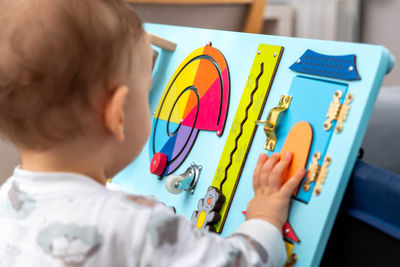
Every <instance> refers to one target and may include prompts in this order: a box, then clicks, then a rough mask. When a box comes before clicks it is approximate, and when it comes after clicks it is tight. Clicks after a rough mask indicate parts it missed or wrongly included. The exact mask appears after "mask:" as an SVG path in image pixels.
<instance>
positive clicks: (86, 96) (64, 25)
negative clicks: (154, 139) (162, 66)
mask: <svg viewBox="0 0 400 267" xmlns="http://www.w3.org/2000/svg"><path fill="white" fill-rule="evenodd" d="M0 25H1V27H0V131H1V133H2V135H3V136H4V137H6V138H8V139H9V140H11V141H12V142H13V143H14V144H16V146H17V147H18V148H19V149H20V150H27V151H38V152H39V151H46V150H51V149H54V148H56V147H60V146H65V145H66V144H68V145H70V146H71V147H73V144H75V143H76V144H77V143H79V142H81V143H83V144H86V143H90V142H95V141H97V142H104V145H103V143H102V144H101V146H104V148H103V150H104V153H111V155H110V156H109V157H110V161H114V162H109V164H110V166H109V168H110V170H108V171H109V172H110V173H109V174H108V175H112V174H113V173H115V172H116V171H119V169H120V168H121V167H123V165H125V164H127V162H129V161H130V160H132V158H133V157H134V156H136V155H137V153H138V152H139V151H140V149H141V148H142V146H143V144H144V143H145V140H146V139H147V137H148V135H149V131H150V122H149V121H148V120H149V107H148V104H147V96H148V91H149V88H150V84H151V64H152V61H151V55H152V52H151V47H150V45H149V41H148V39H147V36H146V34H145V33H144V30H143V28H142V24H141V22H140V19H139V18H138V16H137V15H136V14H135V12H134V11H133V9H132V8H131V7H130V6H129V5H128V4H127V3H126V2H125V1H123V0H0ZM80 140H84V141H80ZM111 158H113V159H111ZM107 164H108V163H107ZM111 165H113V166H111Z"/></svg>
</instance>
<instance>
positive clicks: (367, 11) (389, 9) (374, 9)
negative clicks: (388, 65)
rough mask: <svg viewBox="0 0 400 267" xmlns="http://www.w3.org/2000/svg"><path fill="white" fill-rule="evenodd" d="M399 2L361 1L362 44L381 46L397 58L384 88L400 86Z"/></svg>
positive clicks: (386, 78) (390, 0)
mask: <svg viewBox="0 0 400 267" xmlns="http://www.w3.org/2000/svg"><path fill="white" fill-rule="evenodd" d="M399 16H400V1H399V0H363V12H362V29H361V40H362V42H366V43H372V44H381V45H384V46H385V47H386V48H388V49H389V50H390V52H391V53H392V54H393V55H394V56H395V57H396V58H397V63H396V64H395V66H394V68H393V70H392V72H391V73H390V74H389V75H387V76H386V77H385V81H384V83H383V85H384V86H392V85H400V66H399V65H400V29H399V23H400V19H399Z"/></svg>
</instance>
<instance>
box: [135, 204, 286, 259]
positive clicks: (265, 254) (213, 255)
mask: <svg viewBox="0 0 400 267" xmlns="http://www.w3.org/2000/svg"><path fill="white" fill-rule="evenodd" d="M285 258H286V251H285V247H284V243H283V239H282V235H281V233H280V231H279V230H278V229H277V228H276V227H275V226H273V225H271V224H270V223H268V222H266V221H263V220H249V221H246V222H245V223H243V224H242V225H241V226H239V228H238V229H237V230H236V231H235V232H234V233H233V234H232V235H230V236H229V237H227V238H223V237H221V236H220V235H218V234H215V233H209V232H206V231H201V230H199V229H197V228H196V227H195V226H193V225H192V224H191V222H190V221H188V220H187V219H186V218H185V217H183V216H179V215H174V214H173V213H172V212H171V211H169V210H168V209H166V208H165V207H162V206H161V205H158V206H157V207H155V208H154V209H153V212H152V215H151V216H150V217H149V221H148V223H147V229H146V233H145V240H144V244H143V247H142V253H141V255H140V266H199V265H201V266H207V264H209V266H282V265H283V264H284V261H285Z"/></svg>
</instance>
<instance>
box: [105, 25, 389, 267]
mask: <svg viewBox="0 0 400 267" xmlns="http://www.w3.org/2000/svg"><path fill="white" fill-rule="evenodd" d="M145 28H146V30H147V31H149V32H151V33H153V34H156V35H159V36H161V37H164V38H166V39H169V40H171V41H174V42H176V43H177V44H178V46H177V49H176V51H174V52H167V51H160V55H159V57H158V60H157V63H156V66H155V69H154V72H153V79H154V82H153V88H152V91H151V94H150V99H149V101H150V107H151V110H152V111H154V110H155V108H156V107H157V104H158V101H159V99H160V98H161V95H162V93H163V90H164V89H165V86H166V85H167V82H168V80H169V78H170V77H171V76H172V74H173V73H174V71H175V69H176V68H177V67H178V66H179V64H180V62H181V61H182V60H183V59H184V58H185V57H186V56H187V55H188V54H190V53H191V52H192V51H193V50H195V49H197V48H199V47H201V46H204V45H206V43H207V42H208V41H211V42H212V45H213V46H214V47H215V48H218V49H219V50H221V51H222V53H223V54H224V56H225V58H226V60H227V62H228V66H229V70H230V77H231V99H230V104H229V111H228V117H227V122H226V128H225V132H224V134H223V135H222V136H221V137H217V136H216V134H215V133H214V132H207V131H200V133H199V135H198V137H197V140H196V142H195V144H194V146H193V150H192V151H191V152H190V153H189V155H188V157H187V159H186V160H185V162H184V163H183V164H182V166H181V167H179V168H178V169H177V171H176V172H175V173H177V174H180V173H183V172H184V171H185V170H186V168H187V167H189V166H190V164H191V162H195V163H197V164H201V165H202V166H203V170H202V173H201V176H200V180H199V183H198V185H197V188H196V191H195V193H194V194H193V195H190V194H188V193H186V192H185V193H182V194H180V195H171V194H170V193H168V192H167V191H166V190H165V188H164V181H162V180H161V181H160V180H158V179H157V178H156V176H154V175H151V174H150V171H149V166H150V160H149V158H150V155H149V149H148V147H147V146H148V144H147V145H146V146H145V147H144V149H143V151H142V153H141V154H140V155H139V156H138V158H137V159H136V160H135V161H134V162H133V163H132V164H130V165H129V166H128V167H127V168H125V169H124V170H123V171H122V172H121V173H120V174H118V175H117V176H116V177H115V179H114V180H113V181H114V183H116V184H117V185H119V186H121V187H122V188H123V189H125V190H126V191H128V192H131V193H137V194H146V195H154V196H156V197H157V198H158V199H160V200H161V201H163V202H164V203H166V204H167V205H169V206H174V207H175V208H176V210H177V212H178V213H181V214H184V215H185V216H186V217H187V218H190V217H191V215H192V213H193V211H194V210H196V208H197V202H198V200H199V199H200V198H202V197H204V195H205V193H206V190H207V188H208V186H209V185H210V184H211V182H212V179H213V177H214V173H215V170H216V168H217V165H218V162H219V159H220V156H221V154H222V150H223V148H224V145H225V141H226V138H227V136H228V132H229V129H230V125H231V124H232V121H233V118H234V115H235V112H236V108H237V106H238V104H239V101H240V98H241V94H242V91H243V89H244V87H245V84H246V81H247V77H248V74H249V71H250V68H251V66H252V62H253V60H254V57H255V55H256V53H257V47H258V45H259V44H270V45H278V46H283V47H284V48H285V50H284V53H283V56H282V60H281V62H280V65H279V68H278V70H277V73H276V77H275V81H274V83H273V86H272V88H271V92H270V95H269V98H268V101H267V104H266V107H265V109H264V112H263V115H262V118H263V119H265V118H266V117H267V115H268V111H269V110H270V109H271V108H273V107H275V106H276V105H277V103H279V98H280V96H281V95H283V94H288V92H289V89H290V88H291V85H292V83H293V82H299V81H296V79H299V77H297V78H296V76H299V73H296V72H293V71H291V70H290V69H289V66H291V65H292V64H293V63H294V62H295V61H296V60H297V59H298V58H299V57H300V56H301V55H302V54H303V53H304V52H305V51H306V50H307V49H312V50H313V51H316V52H318V53H321V54H327V55H348V54H355V55H356V61H357V62H356V64H357V68H358V73H359V75H360V76H361V80H359V81H350V82H347V81H346V82H344V81H339V80H334V79H328V78H327V79H325V78H321V77H314V78H318V79H320V80H321V79H323V80H326V81H332V82H335V83H342V84H348V87H347V91H348V92H351V93H353V94H354V100H353V103H352V105H351V111H350V114H349V117H348V119H347V121H346V122H345V126H344V130H343V132H342V133H341V134H336V133H333V134H332V137H331V141H330V143H329V146H328V147H327V149H326V151H325V153H326V154H328V155H330V156H332V158H333V160H332V164H331V166H330V169H329V174H328V177H327V180H326V183H325V185H324V187H323V191H322V194H321V195H320V196H318V197H315V196H313V197H312V198H311V200H310V201H309V203H308V204H304V203H303V202H300V201H297V200H293V201H292V208H291V213H290V218H289V221H290V223H291V225H292V226H293V227H294V229H295V232H296V234H297V235H298V236H299V238H300V239H301V243H300V244H298V245H297V244H296V245H295V247H294V252H295V253H296V254H298V257H299V260H298V263H297V264H296V266H317V265H318V264H319V262H320V260H321V256H322V255H323V251H324V248H325V245H326V242H327V239H328V237H329V234H330V231H331V228H332V225H333V222H334V219H335V216H336V213H337V210H338V207H339V205H340V202H341V199H342V196H343V193H344V190H345V188H346V184H347V181H348V178H349V176H350V174H351V171H352V168H353V166H354V162H355V159H356V156H357V153H358V150H359V147H360V145H361V141H362V138H363V136H364V132H365V129H366V127H367V124H368V120H369V118H370V115H371V112H372V108H373V105H374V102H375V100H376V96H377V94H378V91H379V88H380V85H381V83H382V80H383V77H384V75H385V73H387V72H388V71H390V69H391V68H392V66H393V64H394V59H393V57H392V56H391V55H390V53H389V52H388V51H387V50H386V49H385V48H384V47H381V46H375V45H366V44H355V43H342V42H331V41H319V40H309V39H300V38H288V37H278V36H268V35H254V34H245V33H236V32H226V31H214V30H205V29H195V28H185V27H177V26H167V25H158V24H147V25H145ZM301 76H303V77H307V76H308V75H304V74H301ZM308 77H311V76H308ZM294 79H295V80H294ZM304 81H308V82H309V80H300V82H304ZM338 86H339V85H338ZM321 90H324V88H321ZM296 94H297V93H296ZM316 98H317V96H316V95H315V96H314V97H310V100H309V105H312V104H313V103H314V102H315V101H318V99H316ZM331 98H332V99H333V96H331ZM327 110H328V107H326V111H327ZM326 111H324V115H325V114H326ZM293 114H294V113H293ZM296 116H297V115H296ZM149 119H151V118H149ZM287 119H288V120H289V121H291V118H290V115H289V116H288V118H287ZM292 119H293V118H292ZM296 119H297V118H294V119H293V121H294V120H296ZM288 124H290V123H288ZM289 129H290V126H289V125H288V126H284V125H283V126H282V128H281V129H280V131H279V134H278V146H277V149H276V151H278V152H279V149H280V148H281V147H282V143H281V142H283V140H284V139H285V137H286V136H287V134H288V130H289ZM321 138H322V137H321ZM265 139H266V138H265V134H264V131H263V130H262V127H259V129H257V132H256V135H255V137H254V141H253V145H252V147H251V149H250V151H249V156H248V158H247V162H246V165H245V166H244V168H243V173H242V176H241V179H240V182H239V185H238V188H237V191H236V194H235V197H234V199H233V202H232V205H231V208H230V212H229V215H228V217H227V221H226V223H225V227H224V230H223V232H222V235H223V236H227V235H229V234H231V233H232V232H233V231H234V230H235V229H236V228H237V227H238V226H239V225H240V224H241V223H242V222H243V221H244V216H243V215H242V213H241V211H244V210H246V206H247V202H248V201H249V200H250V199H251V198H252V196H253V192H252V173H253V170H254V167H255V164H256V161H257V158H258V155H259V154H260V153H262V152H265V150H264V149H263V145H264V143H265ZM281 140H282V141H281ZM267 154H269V155H270V154H271V153H270V152H268V153H267ZM310 155H311V154H310ZM164 180H165V178H164Z"/></svg>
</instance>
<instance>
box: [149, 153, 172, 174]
mask: <svg viewBox="0 0 400 267" xmlns="http://www.w3.org/2000/svg"><path fill="white" fill-rule="evenodd" d="M167 163H168V159H167V155H165V154H163V153H160V152H158V153H155V154H154V156H153V158H152V159H151V163H150V172H151V173H152V174H155V175H158V176H161V175H162V174H163V173H164V171H165V168H166V167H167Z"/></svg>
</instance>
